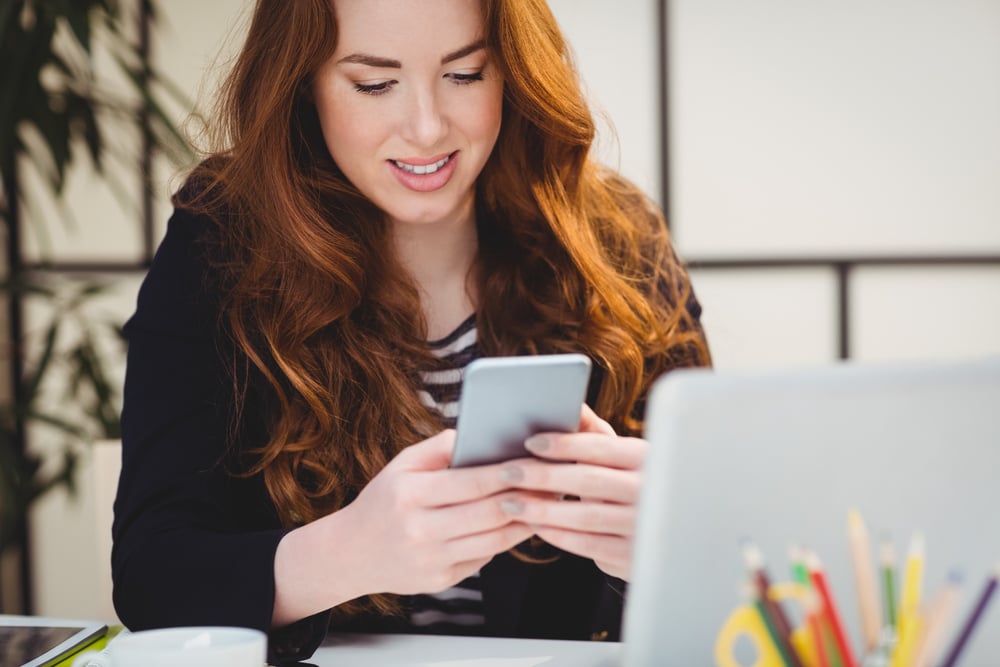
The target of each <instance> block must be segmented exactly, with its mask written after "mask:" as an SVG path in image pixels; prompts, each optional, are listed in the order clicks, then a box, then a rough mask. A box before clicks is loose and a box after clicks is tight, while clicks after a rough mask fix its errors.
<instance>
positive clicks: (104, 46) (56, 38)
mask: <svg viewBox="0 0 1000 667" xmlns="http://www.w3.org/2000/svg"><path fill="white" fill-rule="evenodd" d="M125 4H126V3H122V2H118V1H117V0H2V2H0V63H2V66H0V176H2V187H3V190H2V193H3V197H2V200H0V223H2V225H3V227H4V229H5V231H6V233H7V234H6V236H7V243H8V245H9V246H11V247H9V248H8V253H7V258H8V262H7V266H6V269H7V271H6V280H5V281H4V282H3V283H2V284H0V293H2V294H3V295H4V296H6V299H7V300H8V301H9V302H10V304H11V309H10V313H11V320H12V321H13V322H14V323H15V325H14V329H15V330H14V331H12V336H13V339H14V340H13V346H12V351H13V355H12V356H8V357H7V358H6V361H7V362H8V363H9V364H11V365H12V368H13V369H14V373H13V377H12V379H11V381H12V383H13V384H14V387H13V396H14V399H13V400H12V401H11V402H10V404H9V405H0V555H2V554H3V552H4V550H5V549H7V548H8V547H11V546H13V547H17V546H18V544H19V542H20V541H21V538H22V537H23V535H24V525H25V523H24V522H25V515H26V512H27V508H28V507H29V506H30V504H31V503H32V502H34V501H35V500H36V499H37V498H38V497H39V496H41V495H43V494H45V493H47V492H48V491H50V490H51V489H54V488H57V487H61V486H64V487H67V488H69V489H70V490H72V484H73V472H74V469H75V464H76V457H77V454H78V452H79V451H80V450H81V447H83V446H85V445H86V443H88V442H90V441H92V440H93V439H95V438H114V437H118V434H119V424H118V410H119V404H118V393H117V391H116V389H115V383H114V382H113V381H112V380H111V379H110V378H109V373H108V370H107V369H108V367H109V364H113V362H114V360H116V359H118V360H120V359H121V355H122V353H121V349H114V348H115V347H118V348H120V346H112V348H111V349H108V348H109V345H108V343H107V341H108V340H112V341H115V340H117V341H120V330H119V329H120V327H119V326H118V324H117V323H115V322H111V321H103V320H95V319H94V318H93V314H92V309H91V308H90V305H91V304H92V302H93V299H94V298H95V297H97V296H99V295H100V294H101V293H102V291H103V289H104V287H103V286H101V285H98V284H96V283H93V282H84V281H80V280H79V279H73V278H64V279H57V278H56V277H55V276H56V274H54V273H52V272H51V271H50V272H40V271H37V270H35V271H32V270H29V268H27V267H25V266H24V265H23V262H22V261H21V258H20V247H19V241H18V239H20V237H21V225H22V222H23V219H24V216H23V215H21V212H22V211H23V210H25V209H27V210H29V211H32V210H33V207H32V201H33V199H32V197H48V198H51V200H52V201H56V202H59V201H60V196H61V194H62V192H63V188H64V185H65V181H66V176H67V170H68V167H69V166H70V165H71V164H74V163H75V162H79V161H80V158H82V157H84V156H86V157H87V158H88V159H89V162H90V163H91V164H92V165H93V168H94V169H95V170H96V171H97V172H98V173H99V174H100V175H101V176H102V178H103V179H104V180H105V182H106V183H107V184H108V185H109V187H110V188H111V189H112V191H113V192H115V193H116V194H117V195H119V198H120V200H121V201H122V203H123V206H127V204H128V202H129V201H130V200H134V199H136V198H137V197H136V196H135V195H134V194H130V193H129V188H128V187H126V186H124V185H123V184H122V183H120V182H118V181H117V180H116V176H115V175H114V174H115V173H130V174H141V175H143V177H144V178H146V179H148V174H143V169H142V166H143V165H144V164H148V162H146V161H144V160H143V157H144V156H145V157H148V155H149V154H150V152H152V151H155V152H158V153H160V154H164V155H166V156H167V157H168V158H170V159H171V160H172V161H173V162H175V163H185V162H189V161H190V159H191V158H192V153H191V151H190V149H189V148H188V145H187V143H186V142H185V140H184V138H183V136H182V135H181V134H180V132H179V131H178V130H177V128H176V127H175V125H174V124H173V123H172V122H171V120H170V117H169V115H168V113H167V112H166V111H165V108H166V106H165V104H164V101H170V102H172V103H173V104H174V106H175V107H176V106H179V107H181V108H183V109H188V108H190V104H189V103H188V102H187V100H186V99H185V97H184V95H183V94H182V93H178V92H177V90H176V88H175V87H173V86H172V85H170V83H169V81H167V80H166V79H165V78H164V77H162V76H159V75H158V74H157V73H156V72H155V70H154V69H153V68H152V67H151V65H150V62H149V58H148V55H147V50H148V49H147V48H146V46H145V45H143V44H142V41H143V40H142V39H139V37H138V35H141V34H142V33H143V30H144V29H145V28H148V25H149V23H151V22H152V21H153V19H154V18H155V11H154V7H153V0H136V1H135V3H134V4H135V5H137V6H138V7H139V8H140V9H141V10H142V11H141V12H140V13H141V15H142V20H143V21H145V22H147V23H145V25H144V26H143V25H133V24H132V23H134V21H133V22H132V23H130V22H129V21H131V19H130V16H132V14H130V13H129V12H128V11H127V10H128V9H129V7H127V6H125ZM130 6H131V5H130ZM99 63H100V64H102V65H105V66H106V67H105V69H104V70H103V71H101V72H98V69H99V68H98V64H99ZM108 63H110V65H108ZM123 124H126V125H129V126H131V127H133V128H135V129H136V130H138V132H137V134H138V135H139V136H140V137H141V138H142V139H143V140H142V141H140V142H137V143H136V145H135V146H131V147H130V146H128V145H124V146H123V145H122V144H121V142H120V141H110V140H109V136H112V137H113V136H114V135H116V134H118V133H117V132H111V131H110V130H111V128H119V127H121V126H122V125H123ZM115 161H118V163H119V164H118V165H117V166H118V167H123V168H119V169H109V166H110V165H111V164H112V163H114V162H115ZM24 168H30V169H32V170H33V171H35V172H36V173H37V174H39V175H40V176H41V177H42V178H41V180H42V182H43V191H42V192H40V193H39V192H37V191H34V192H28V191H26V190H25V189H24V188H23V187H22V185H21V179H19V174H18V171H19V169H24ZM146 182H148V181H143V183H144V185H143V187H148V186H147V185H145V183H146ZM132 189H133V190H134V189H135V187H133V188H132ZM62 210H63V211H64V217H66V218H67V219H69V218H70V217H71V214H70V212H69V211H67V210H66V207H63V209H62ZM44 222H45V221H44V220H42V219H41V216H39V215H33V216H32V223H33V225H34V226H36V227H40V226H42V225H44ZM64 222H65V220H64ZM136 224H137V225H138V224H140V223H139V220H138V219H137V220H136ZM35 231H36V233H37V234H38V235H39V238H41V239H43V240H44V236H45V234H44V230H43V229H35ZM40 245H41V246H42V247H43V248H44V245H45V244H44V243H40ZM43 264H44V262H43ZM29 302H30V303H31V306H32V309H33V312H35V311H44V312H46V315H45V317H44V318H43V319H44V322H45V324H44V325H43V326H41V327H39V328H37V329H36V330H35V331H33V332H20V331H17V330H16V329H17V324H16V323H17V322H19V320H20V319H21V318H20V312H21V309H22V308H23V307H24V305H25V304H26V303H29ZM0 321H2V319H0ZM22 333H23V337H22ZM102 341H103V342H102ZM28 350H30V352H31V354H28V353H27V352H26V351H28ZM22 363H23V366H24V367H23V368H20V366H21V365H22ZM56 369H59V370H58V371H57V370H56ZM18 371H19V372H18ZM8 374H10V373H8ZM55 385H59V386H55ZM53 399H54V400H55V403H52V402H51V401H52V400H53ZM45 406H50V407H45ZM52 406H56V407H52ZM29 427H30V430H31V432H32V434H34V433H36V432H41V433H44V434H45V437H46V438H47V439H50V440H56V441H58V442H60V443H61V446H60V447H59V448H58V450H59V451H60V452H61V454H58V455H56V456H55V457H54V458H55V459H58V460H53V459H46V460H43V459H42V457H41V456H39V455H38V454H35V453H33V451H32V448H28V447H26V446H25V442H24V436H25V432H26V430H27V429H28V428H29ZM0 574H2V573H0ZM2 587H3V579H2V578H0V588H2Z"/></svg>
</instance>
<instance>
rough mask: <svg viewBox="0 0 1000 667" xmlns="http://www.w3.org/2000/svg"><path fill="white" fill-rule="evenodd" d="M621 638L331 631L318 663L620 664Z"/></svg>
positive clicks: (444, 666)
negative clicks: (594, 639)
mask: <svg viewBox="0 0 1000 667" xmlns="http://www.w3.org/2000/svg"><path fill="white" fill-rule="evenodd" d="M620 655H621V644H619V643H616V642H583V641H581V642H572V641H557V640H548V639H493V638H487V637H439V636H428V635H388V634H387V635H347V634H340V635H330V636H329V637H327V639H326V641H325V642H324V643H323V646H321V647H320V648H319V650H318V651H316V653H315V655H313V657H312V658H310V659H308V660H306V661H305V663H307V664H313V665H316V666H317V667H345V666H347V665H364V667H389V666H390V665H391V666H392V667H536V666H538V667H616V666H617V665H618V664H619V660H620Z"/></svg>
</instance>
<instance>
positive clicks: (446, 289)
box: [392, 216, 478, 340]
mask: <svg viewBox="0 0 1000 667" xmlns="http://www.w3.org/2000/svg"><path fill="white" fill-rule="evenodd" d="M392 230H393V231H392V234H393V241H394V244H395V249H396V256H397V257H398V258H399V261H400V263H401V264H402V265H403V268H404V269H406V271H407V272H408V273H409V274H410V277H411V278H412V279H413V281H414V282H415V283H416V285H417V289H418V290H419V292H420V305H421V308H422V309H423V312H424V319H425V320H426V322H427V336H428V338H429V339H430V340H435V339H438V338H443V337H444V336H447V335H448V334H449V333H451V332H452V331H453V330H454V329H455V327H457V326H458V325H459V324H461V323H462V322H463V321H464V320H465V319H466V318H467V317H468V316H469V315H471V314H472V313H473V312H474V311H475V295H474V293H473V285H472V284H471V280H470V273H471V269H472V265H473V263H474V262H475V259H476V252H477V249H478V236H477V234H476V224H475V219H474V218H472V217H471V216H470V217H469V218H468V219H465V220H461V221H448V222H440V223H433V224H400V223H393V224H392Z"/></svg>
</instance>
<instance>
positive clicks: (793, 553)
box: [788, 544, 843, 667]
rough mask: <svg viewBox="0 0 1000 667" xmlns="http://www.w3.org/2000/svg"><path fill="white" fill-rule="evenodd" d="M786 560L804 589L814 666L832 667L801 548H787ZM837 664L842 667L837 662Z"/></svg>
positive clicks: (793, 577)
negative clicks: (814, 653)
mask: <svg viewBox="0 0 1000 667" xmlns="http://www.w3.org/2000/svg"><path fill="white" fill-rule="evenodd" d="M788 562H789V563H790V564H791V568H792V579H793V580H794V581H795V582H796V583H797V584H799V585H801V586H803V587H804V588H805V589H806V600H805V604H804V606H805V612H806V623H808V625H809V636H810V638H811V639H812V643H813V646H814V647H815V649H816V667H832V666H831V664H830V658H829V656H828V654H827V650H826V637H825V636H824V634H823V623H822V618H823V616H822V607H821V604H820V600H819V597H818V596H817V595H816V591H815V590H813V585H812V581H811V580H810V579H809V570H807V569H806V564H805V561H804V560H803V554H802V549H801V548H800V547H798V546H797V545H794V544H793V545H792V546H791V547H789V548H788ZM838 666H839V667H843V666H842V665H840V664H839V661H838Z"/></svg>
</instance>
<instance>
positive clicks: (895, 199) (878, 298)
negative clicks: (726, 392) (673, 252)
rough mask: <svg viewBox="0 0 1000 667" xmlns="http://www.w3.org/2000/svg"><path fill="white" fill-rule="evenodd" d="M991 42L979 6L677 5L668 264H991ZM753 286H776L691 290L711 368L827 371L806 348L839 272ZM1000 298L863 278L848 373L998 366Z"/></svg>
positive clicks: (892, 277) (855, 282)
mask: <svg viewBox="0 0 1000 667" xmlns="http://www.w3.org/2000/svg"><path fill="white" fill-rule="evenodd" d="M998 25H1000V4H998V3H996V2H991V1H988V0H954V1H951V2H940V1H937V0H917V1H913V0H884V1H882V2H878V3H870V2H864V1H863V0H847V1H845V2H838V3H816V2H806V3H803V2H796V1H794V0H755V2H751V3H748V2H741V1H739V0H673V1H672V2H671V3H670V13H669V26H670V42H669V44H670V51H669V60H670V68H669V77H670V81H671V93H670V99H671V104H670V108H669V114H670V135H669V136H670V143H671V147H672V156H671V157H672V167H671V181H672V182H671V204H672V210H671V218H672V220H673V229H674V232H675V238H676V241H677V244H678V247H679V248H680V250H681V252H682V253H683V254H684V256H685V257H687V258H688V259H690V260H697V259H720V258H733V257H742V258H747V257H749V258H754V257H756V258H765V257H771V258H774V257H777V258H782V257H826V256H833V255H856V256H896V255H899V254H910V255H913V254H917V255H935V254H937V255H941V254H953V255H954V254H966V253H973V254H975V253H982V254H992V255H1000V188H998V187H997V185H996V178H997V174H1000V124H998V123H997V122H996V119H997V118H998V117H1000V40H998V39H997V30H996V28H997V26H998ZM767 274H768V275H769V276H770V277H771V279H772V280H777V281H779V282H780V283H781V284H783V285H784V288H783V289H782V288H779V287H778V286H777V285H772V286H770V287H768V286H764V285H760V284H759V281H760V277H755V275H754V274H751V273H749V272H746V271H735V270H733V271H729V270H727V271H724V272H714V271H713V272H707V271H698V272H696V273H695V286H696V288H697V290H698V293H699V295H700V297H701V299H702V301H703V302H704V306H705V325H706V327H707V330H708V334H709V338H710V342H711V344H712V347H713V351H714V354H715V360H716V363H717V365H718V366H719V367H722V368H725V367H763V366H774V365H801V364H816V363H823V362H826V361H829V360H832V359H834V358H835V356H836V347H835V346H831V345H829V343H828V342H827V343H823V342H821V341H822V338H821V336H820V334H819V331H818V330H819V329H826V327H827V326H828V325H829V324H830V323H831V322H834V321H835V320H834V319H833V314H834V313H835V312H836V301H835V291H834V288H835V285H836V282H835V281H836V276H835V274H834V273H833V271H832V270H831V271H827V272H826V275H825V276H823V275H822V272H820V273H819V274H816V275H814V276H813V277H812V278H810V280H809V282H810V283H811V284H812V286H811V287H807V284H806V283H803V282H801V281H800V275H799V274H800V272H799V271H797V270H786V271H776V270H769V271H768V272H767ZM998 281H1000V267H993V268H973V269H970V268H933V269H929V268H920V267H915V268H907V269H904V270H897V269H884V268H878V269H875V268H871V269H869V268H865V269H861V270H859V271H857V272H856V275H855V277H854V278H853V279H852V282H851V286H850V289H849V295H850V297H851V307H850V310H849V315H850V321H851V328H850V332H849V343H850V346H851V349H852V350H853V352H854V356H857V357H860V358H863V359H871V360H873V359H902V358H905V359H915V358H934V359H948V358H968V357H977V356H983V355H997V354H1000V290H998V286H1000V284H998ZM793 284H797V287H795V288H792V285H793ZM792 292H795V293H794V294H793V293H792ZM777 302H780V307H778V308H775V306H776V305H777ZM805 320H811V321H812V323H813V326H811V327H808V328H807V329H803V328H802V327H803V325H804V323H805ZM803 334H807V335H803Z"/></svg>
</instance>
